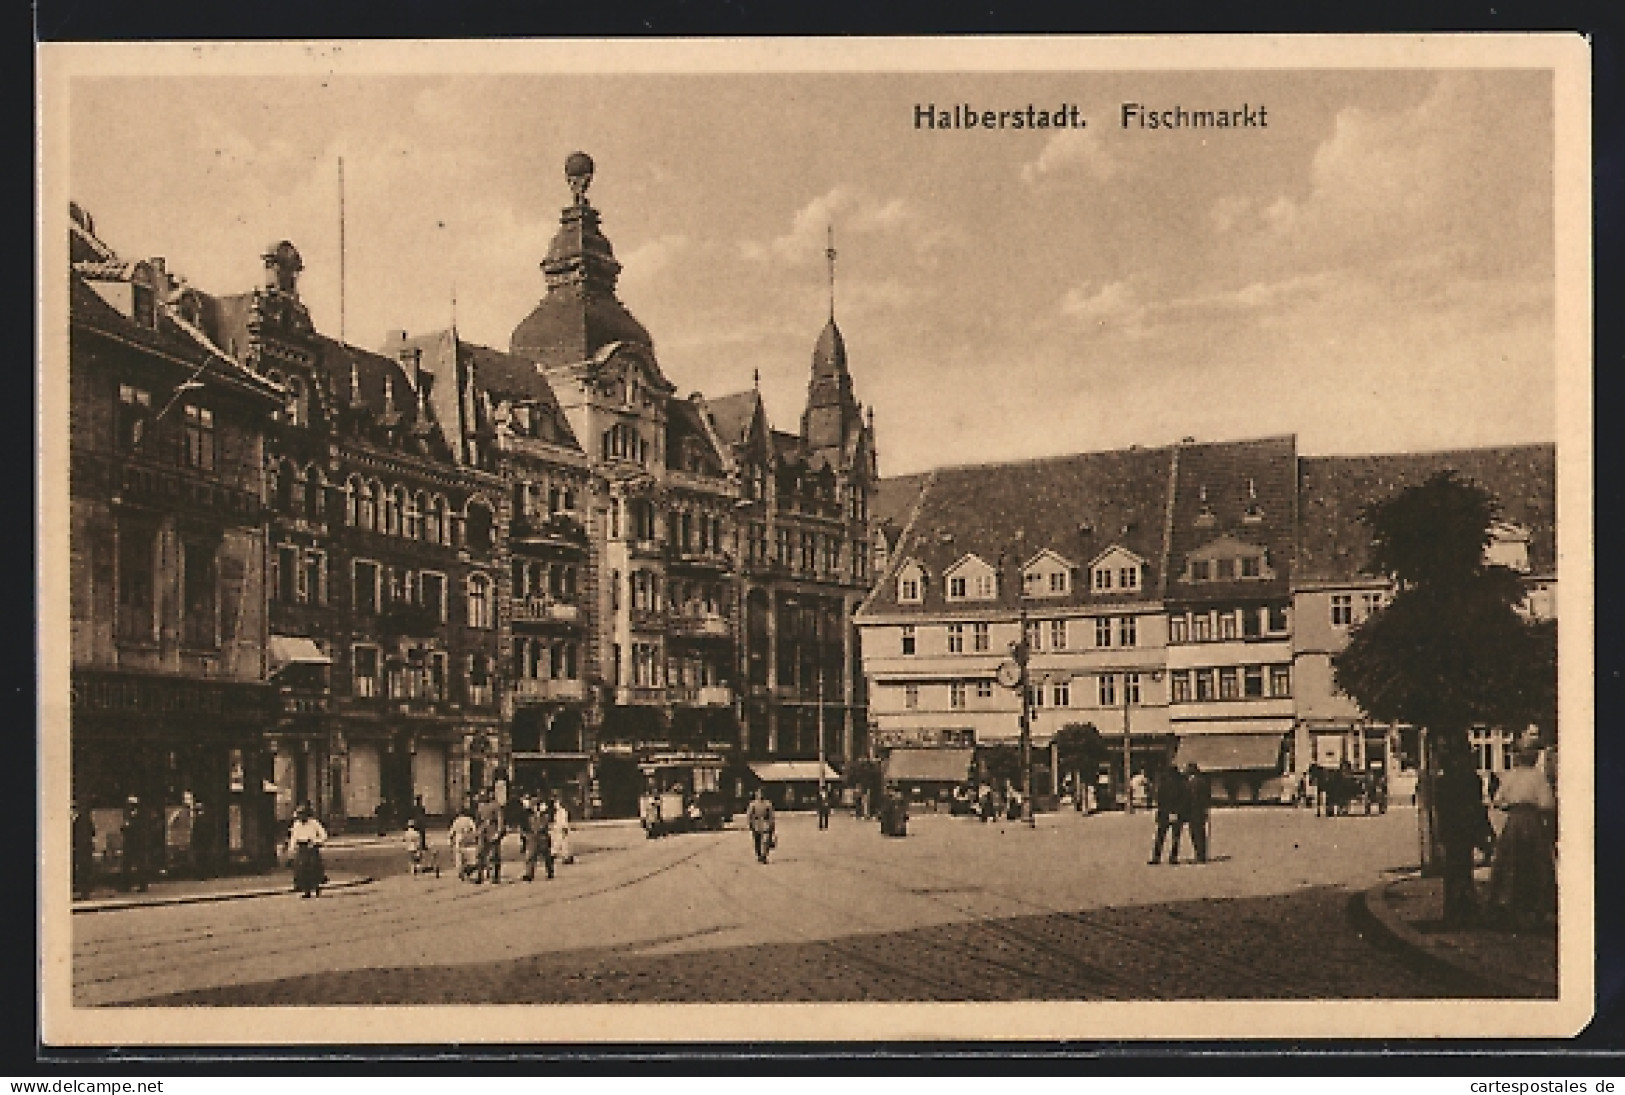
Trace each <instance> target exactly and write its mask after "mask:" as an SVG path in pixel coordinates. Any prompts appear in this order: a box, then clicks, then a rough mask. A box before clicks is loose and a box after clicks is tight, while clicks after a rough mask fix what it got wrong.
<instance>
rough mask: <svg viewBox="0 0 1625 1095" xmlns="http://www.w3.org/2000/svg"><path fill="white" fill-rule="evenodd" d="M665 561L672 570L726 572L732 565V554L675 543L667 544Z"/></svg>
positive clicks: (710, 572)
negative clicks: (686, 546)
mask: <svg viewBox="0 0 1625 1095" xmlns="http://www.w3.org/2000/svg"><path fill="white" fill-rule="evenodd" d="M666 563H667V565H668V566H670V567H672V568H673V569H674V570H685V571H704V572H706V573H709V574H726V573H728V572H729V571H731V570H732V569H733V565H734V561H733V556H731V555H729V554H728V553H727V552H725V551H697V550H693V549H690V548H685V547H681V546H679V545H677V544H671V545H668V547H667V549H666Z"/></svg>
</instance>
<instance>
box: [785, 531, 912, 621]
mask: <svg viewBox="0 0 1625 1095" xmlns="http://www.w3.org/2000/svg"><path fill="white" fill-rule="evenodd" d="M781 531H783V530H781ZM924 600H925V568H924V567H922V566H920V564H919V563H909V564H907V565H906V566H904V567H903V569H902V570H901V571H899V572H898V575H897V601H898V603H899V604H911V605H917V604H919V603H921V602H922V601H924Z"/></svg>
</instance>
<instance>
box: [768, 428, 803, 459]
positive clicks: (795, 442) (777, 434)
mask: <svg viewBox="0 0 1625 1095" xmlns="http://www.w3.org/2000/svg"><path fill="white" fill-rule="evenodd" d="M772 439H773V451H774V452H776V453H778V455H779V459H780V460H791V461H793V460H805V459H807V455H808V454H807V446H806V444H805V443H804V442H803V441H802V440H801V435H800V434H798V433H787V432H785V431H784V430H774V431H773V432H772Z"/></svg>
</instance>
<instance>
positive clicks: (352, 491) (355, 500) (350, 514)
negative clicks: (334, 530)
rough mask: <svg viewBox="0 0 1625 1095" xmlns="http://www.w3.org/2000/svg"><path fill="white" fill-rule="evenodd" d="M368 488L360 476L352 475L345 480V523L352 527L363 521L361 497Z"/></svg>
mask: <svg viewBox="0 0 1625 1095" xmlns="http://www.w3.org/2000/svg"><path fill="white" fill-rule="evenodd" d="M366 489H367V488H366V487H365V486H363V485H362V483H361V478H360V476H356V475H352V476H350V478H348V479H346V480H345V481H344V523H345V524H346V525H349V526H350V527H351V528H355V527H356V526H357V525H359V524H360V523H361V498H362V496H363V495H364V494H365V493H366Z"/></svg>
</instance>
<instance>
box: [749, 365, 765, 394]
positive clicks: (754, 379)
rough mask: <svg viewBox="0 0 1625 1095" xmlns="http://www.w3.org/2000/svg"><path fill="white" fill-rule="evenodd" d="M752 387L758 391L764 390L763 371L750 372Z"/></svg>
mask: <svg viewBox="0 0 1625 1095" xmlns="http://www.w3.org/2000/svg"><path fill="white" fill-rule="evenodd" d="M750 386H751V387H752V388H754V389H755V390H757V391H761V390H762V370H760V369H752V370H751V371H750Z"/></svg>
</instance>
